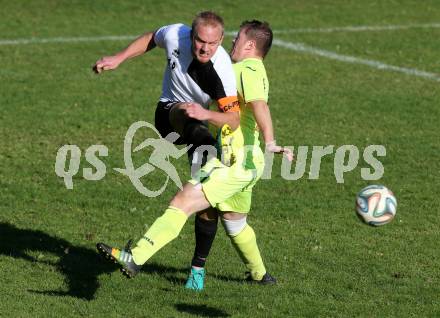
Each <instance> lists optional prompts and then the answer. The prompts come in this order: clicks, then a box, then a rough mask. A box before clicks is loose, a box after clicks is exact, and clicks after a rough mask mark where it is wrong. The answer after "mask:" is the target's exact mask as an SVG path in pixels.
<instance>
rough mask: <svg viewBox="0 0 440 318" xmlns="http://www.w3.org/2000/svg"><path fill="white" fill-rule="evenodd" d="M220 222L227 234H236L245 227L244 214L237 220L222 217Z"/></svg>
mask: <svg viewBox="0 0 440 318" xmlns="http://www.w3.org/2000/svg"><path fill="white" fill-rule="evenodd" d="M222 224H223V227H224V228H225V231H226V234H228V236H231V237H232V236H236V235H238V234H240V232H241V231H243V229H244V228H245V227H246V225H247V222H246V216H245V217H244V218H241V219H237V220H228V219H225V218H224V217H222Z"/></svg>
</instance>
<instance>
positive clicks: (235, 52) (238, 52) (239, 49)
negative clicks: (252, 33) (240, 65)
mask: <svg viewBox="0 0 440 318" xmlns="http://www.w3.org/2000/svg"><path fill="white" fill-rule="evenodd" d="M247 43H248V39H247V38H246V34H245V32H244V30H240V32H238V34H237V36H236V37H235V39H234V40H232V48H231V52H230V53H229V55H230V56H231V60H232V61H234V62H240V61H241V60H243V59H244V58H245V56H244V55H245V53H246V51H245V49H246V46H247Z"/></svg>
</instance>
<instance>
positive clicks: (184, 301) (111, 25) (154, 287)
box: [0, 0, 440, 317]
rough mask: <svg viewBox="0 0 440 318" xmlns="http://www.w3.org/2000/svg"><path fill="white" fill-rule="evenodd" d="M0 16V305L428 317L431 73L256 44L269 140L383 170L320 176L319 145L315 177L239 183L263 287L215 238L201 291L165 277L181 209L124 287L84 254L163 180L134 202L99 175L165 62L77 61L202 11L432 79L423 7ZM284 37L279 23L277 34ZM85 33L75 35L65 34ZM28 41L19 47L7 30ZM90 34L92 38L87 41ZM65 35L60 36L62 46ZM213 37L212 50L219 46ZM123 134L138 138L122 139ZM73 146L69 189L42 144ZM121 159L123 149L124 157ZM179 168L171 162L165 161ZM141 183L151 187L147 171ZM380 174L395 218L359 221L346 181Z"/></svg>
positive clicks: (347, 4)
mask: <svg viewBox="0 0 440 318" xmlns="http://www.w3.org/2000/svg"><path fill="white" fill-rule="evenodd" d="M1 7H2V10H1V12H0V21H2V23H1V24H0V35H1V36H0V60H1V62H2V63H1V64H2V67H1V69H0V79H1V85H0V122H1V125H0V131H1V136H2V138H1V142H0V176H1V178H0V189H1V191H0V196H1V200H0V202H1V203H0V270H1V272H2V275H1V276H2V279H1V284H0V295H2V296H1V299H2V301H1V302H0V316H6V315H8V316H11V317H15V316H16V317H26V316H32V317H34V316H39V317H51V316H57V317H58V316H64V317H70V316H72V317H74V316H96V317H100V316H107V317H108V316H115V317H116V316H122V315H124V316H128V317H194V316H198V317H266V316H267V317H438V316H439V315H440V306H439V303H438V295H439V293H440V290H439V283H440V280H439V275H440V272H439V269H438V264H439V262H440V253H439V250H438V243H437V242H438V241H439V239H440V235H439V231H438V223H439V218H440V217H439V214H438V207H439V203H440V201H439V199H438V195H437V193H436V191H437V189H439V185H440V182H439V180H440V179H439V171H440V163H439V161H438V153H439V151H440V142H439V129H438V121H439V119H440V111H439V107H438V105H439V100H440V89H439V85H440V82H439V81H436V80H433V79H429V78H425V77H420V76H416V75H411V74H405V73H401V72H397V71H391V70H385V69H384V70H380V69H376V68H372V67H370V66H367V65H362V64H359V63H345V62H342V61H336V60H334V59H331V58H329V57H328V56H327V57H326V56H317V55H314V54H311V53H306V52H297V51H293V50H289V49H287V48H284V47H279V46H274V47H273V49H272V51H271V53H270V54H269V56H268V57H267V60H266V62H265V64H266V68H267V70H268V76H269V80H270V83H271V90H270V105H271V110H272V116H273V118H274V122H275V129H276V135H277V140H278V142H279V143H280V144H284V145H292V146H295V147H298V146H301V145H305V146H309V148H310V149H311V147H312V146H327V145H334V146H335V149H336V148H337V147H339V146H341V145H355V146H357V147H358V148H359V150H360V151H361V154H362V151H363V149H364V148H365V147H366V146H368V145H371V144H379V145H384V146H385V147H386V150H387V154H386V157H381V158H380V161H381V162H382V163H383V165H384V168H385V173H384V175H383V177H382V178H381V179H380V180H378V181H374V182H367V181H364V180H362V178H361V174H360V169H361V168H363V167H368V165H367V164H366V163H365V162H364V161H363V160H362V158H361V159H360V161H359V165H358V167H357V168H356V169H354V170H353V171H351V172H348V173H346V174H345V175H344V180H345V182H344V183H343V184H338V183H337V182H336V179H335V176H334V173H333V169H334V160H333V159H334V155H330V156H327V157H325V158H324V159H323V161H322V163H321V170H320V176H319V179H318V180H309V179H308V178H307V176H308V174H307V173H308V171H309V168H310V153H309V157H308V161H307V166H306V174H305V175H304V177H303V178H301V179H300V180H297V181H287V180H284V179H282V178H281V177H280V172H279V171H280V159H279V158H278V160H276V162H275V165H274V170H273V174H272V175H273V178H272V179H271V180H262V181H261V182H260V183H259V184H258V186H257V187H256V189H255V194H254V200H253V210H252V212H251V215H250V217H249V223H250V224H252V226H253V227H254V229H255V231H256V233H257V238H258V241H259V246H260V249H261V251H262V255H263V258H264V260H265V263H266V265H267V268H268V269H269V271H270V272H271V273H272V274H273V275H274V276H276V277H277V278H278V280H279V284H278V285H277V286H275V287H269V288H262V287H258V286H248V285H245V284H243V283H242V278H243V272H244V270H245V268H244V266H243V265H242V264H241V262H240V261H239V259H238V257H237V255H236V253H235V251H234V250H233V248H232V247H231V245H230V243H229V239H228V238H227V237H226V236H225V234H224V231H223V230H222V229H221V228H219V232H218V235H217V238H216V241H215V243H214V247H213V250H212V254H211V255H210V257H209V261H208V263H207V271H208V276H207V282H206V283H207V285H206V290H205V291H204V292H202V293H191V292H188V291H186V290H185V289H184V288H183V283H184V280H185V278H186V275H187V272H188V267H189V263H190V260H191V256H192V251H193V243H194V240H193V219H191V220H190V221H189V222H188V224H187V225H186V226H185V228H184V230H183V231H182V233H181V235H180V237H179V238H178V239H176V240H175V241H174V242H172V243H171V244H170V245H168V246H167V247H166V248H164V249H163V250H162V251H160V252H159V253H158V254H157V255H155V256H154V257H153V258H152V259H151V262H150V263H148V265H146V266H145V269H144V270H143V272H142V273H141V274H140V275H139V276H138V277H136V278H135V279H134V280H126V279H125V278H124V277H122V275H121V274H120V273H119V272H118V271H117V270H116V268H115V267H114V266H113V265H111V264H107V263H106V262H105V261H103V260H102V259H101V258H100V257H99V256H98V255H97V253H96V252H95V248H94V245H95V243H96V242H97V241H105V242H109V243H112V244H116V245H120V246H122V245H123V244H125V241H126V240H127V239H128V238H130V237H139V236H140V235H141V234H142V233H143V231H144V227H145V225H148V224H151V223H152V222H153V220H154V219H155V218H156V217H158V216H159V215H160V214H161V213H162V211H163V210H164V208H165V207H166V204H167V202H168V200H169V199H170V198H171V196H172V195H173V193H174V192H175V191H176V187H175V186H174V185H173V184H169V186H168V187H167V189H166V191H165V192H164V193H163V194H162V195H161V196H159V197H157V198H145V197H143V196H141V195H140V194H139V193H138V192H137V191H136V190H135V189H134V187H133V186H132V185H131V183H130V181H129V180H128V178H126V177H124V176H122V175H120V174H118V173H117V172H115V171H114V170H113V168H121V167H123V166H124V161H123V139H124V136H125V132H126V130H127V129H128V127H129V126H130V125H131V124H132V123H133V122H135V121H139V120H146V121H148V122H153V116H154V109H155V105H156V102H157V99H158V97H159V95H160V90H161V76H162V72H163V68H164V63H165V58H164V55H163V51H161V50H160V49H156V50H154V51H152V52H151V53H148V54H147V56H145V57H141V58H137V59H136V60H132V61H129V62H127V63H125V64H123V65H122V66H121V67H120V68H119V69H118V70H117V71H114V72H108V73H106V74H103V75H101V76H99V77H98V76H95V75H94V74H92V72H91V70H90V67H91V66H92V65H93V63H94V62H95V61H96V60H97V59H98V58H99V57H101V56H103V55H110V54H112V53H114V52H117V51H118V50H120V49H121V48H123V47H125V46H126V45H127V44H128V42H129V40H119V41H118V40H113V41H110V40H97V39H96V38H95V37H101V36H121V35H123V36H126V35H128V36H131V35H133V36H135V35H138V34H141V33H142V32H144V31H147V30H152V29H154V28H156V27H158V26H161V25H164V24H168V23H174V22H185V23H190V22H191V19H192V17H193V15H194V14H195V13H196V12H198V11H200V10H203V9H212V10H215V11H217V12H219V13H220V14H221V15H223V16H224V18H225V22H226V28H227V30H228V31H232V30H236V29H237V28H238V25H239V24H240V22H241V21H242V20H244V19H252V18H258V19H262V20H267V21H269V22H270V23H271V25H272V27H273V29H274V30H278V31H282V32H279V33H276V39H279V40H282V41H284V42H286V43H303V44H305V45H308V46H311V47H314V48H319V49H321V50H326V51H330V52H334V53H336V54H339V55H344V56H352V57H356V58H357V59H369V60H374V61H378V62H382V63H385V64H387V65H393V66H398V67H404V68H408V69H412V70H417V71H421V72H422V71H425V72H429V73H437V74H438V73H440V72H439V68H438V66H439V64H438V52H439V49H440V46H439V42H438V41H437V39H438V38H439V37H440V28H438V27H416V26H417V25H420V24H427V23H431V24H433V23H439V22H440V4H439V3H438V2H436V1H423V3H421V2H417V1H409V0H406V1H372V2H371V1H370V2H368V3H365V2H364V1H342V0H340V1H332V2H328V1H313V2H309V1H295V2H291V1H279V2H277V3H274V4H271V5H268V4H267V3H266V2H264V1H252V3H249V2H245V1H223V2H217V3H216V4H207V3H206V2H203V1H193V2H191V3H182V2H180V1H162V2H160V4H159V3H155V2H153V1H130V2H126V3H119V2H116V1H111V2H109V1H41V0H39V1H32V2H26V1H16V2H12V1H10V2H7V1H2V6H1ZM390 25H395V26H399V25H400V26H405V25H406V26H414V27H409V28H407V29H394V30H393V29H390V30H376V31H371V30H370V31H368V30H366V31H362V32H351V31H331V32H317V31H316V32H302V33H301V32H295V30H298V29H304V28H310V29H317V28H333V27H347V26H390ZM287 30H291V31H287ZM80 37H81V38H85V37H86V38H89V40H87V41H84V40H83V41H78V40H75V39H78V38H80ZM31 38H35V39H34V42H33V43H28V44H25V41H23V40H29V39H31ZM93 38H95V39H93ZM72 39H73V40H72ZM231 39H232V38H231V37H230V36H228V37H226V38H225V42H224V45H225V47H226V48H229V47H230V44H229V43H230V41H231ZM139 140H141V138H140V137H139ZM65 144H75V145H78V146H79V147H80V149H81V150H82V157H81V158H82V160H81V169H80V171H79V173H78V175H77V176H75V177H74V179H73V183H74V188H73V190H68V189H66V187H65V186H64V183H63V180H62V179H60V178H58V177H57V176H56V174H55V171H54V166H55V156H56V153H57V150H58V149H59V147H61V146H62V145H65ZM93 144H103V145H106V146H107V147H108V149H109V155H108V156H107V157H103V158H102V160H103V161H104V163H105V164H106V166H107V173H106V176H105V177H104V178H103V179H102V180H100V181H87V180H85V179H84V178H83V177H82V168H87V167H90V165H89V164H88V163H87V162H86V160H85V158H84V152H85V150H86V149H87V147H89V146H90V145H93ZM137 159H138V160H139V161H138V162H139V163H141V162H142V160H141V158H137ZM173 163H174V164H175V165H176V168H177V169H178V171H179V172H180V175H181V179H183V180H184V179H186V178H187V177H188V171H187V170H188V169H187V162H186V159H184V158H182V159H181V160H177V161H174V162H173ZM163 178H164V176H163V175H161V174H160V173H157V174H152V175H151V176H149V178H148V182H149V183H148V185H149V186H151V187H152V188H154V187H157V186H160V185H161V184H162V182H163V181H164V179H163ZM370 183H380V184H385V185H386V186H388V187H389V188H390V189H392V190H393V192H394V193H395V195H396V197H397V200H398V209H397V216H396V218H395V220H394V221H393V222H392V223H391V224H388V225H386V226H384V227H381V228H372V227H369V226H367V225H365V224H362V223H361V222H360V221H359V220H358V219H357V217H356V216H355V213H354V209H353V206H354V197H355V194H356V193H357V191H359V190H360V189H361V188H362V187H364V186H366V185H367V184H370Z"/></svg>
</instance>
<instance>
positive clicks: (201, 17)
mask: <svg viewBox="0 0 440 318" xmlns="http://www.w3.org/2000/svg"><path fill="white" fill-rule="evenodd" d="M199 25H209V26H212V27H220V28H221V30H222V34H223V33H224V28H225V24H224V22H223V18H222V17H221V16H219V15H218V14H216V13H214V12H212V11H203V12H200V13H198V14H197V15H196V16H195V18H194V20H193V22H192V26H191V29H192V34H193V35H194V32H195V30H196V28H197V26H199Z"/></svg>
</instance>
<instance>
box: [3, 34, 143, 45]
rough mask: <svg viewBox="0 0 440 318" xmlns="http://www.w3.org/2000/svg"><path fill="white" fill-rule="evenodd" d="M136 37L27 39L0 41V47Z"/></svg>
mask: <svg viewBox="0 0 440 318" xmlns="http://www.w3.org/2000/svg"><path fill="white" fill-rule="evenodd" d="M137 36H138V35H137ZM137 36H136V35H109V36H89V37H88V36H80V37H56V38H29V39H14V40H0V45H23V44H45V43H77V42H99V41H118V40H134V39H135V38H136V37H137Z"/></svg>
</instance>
